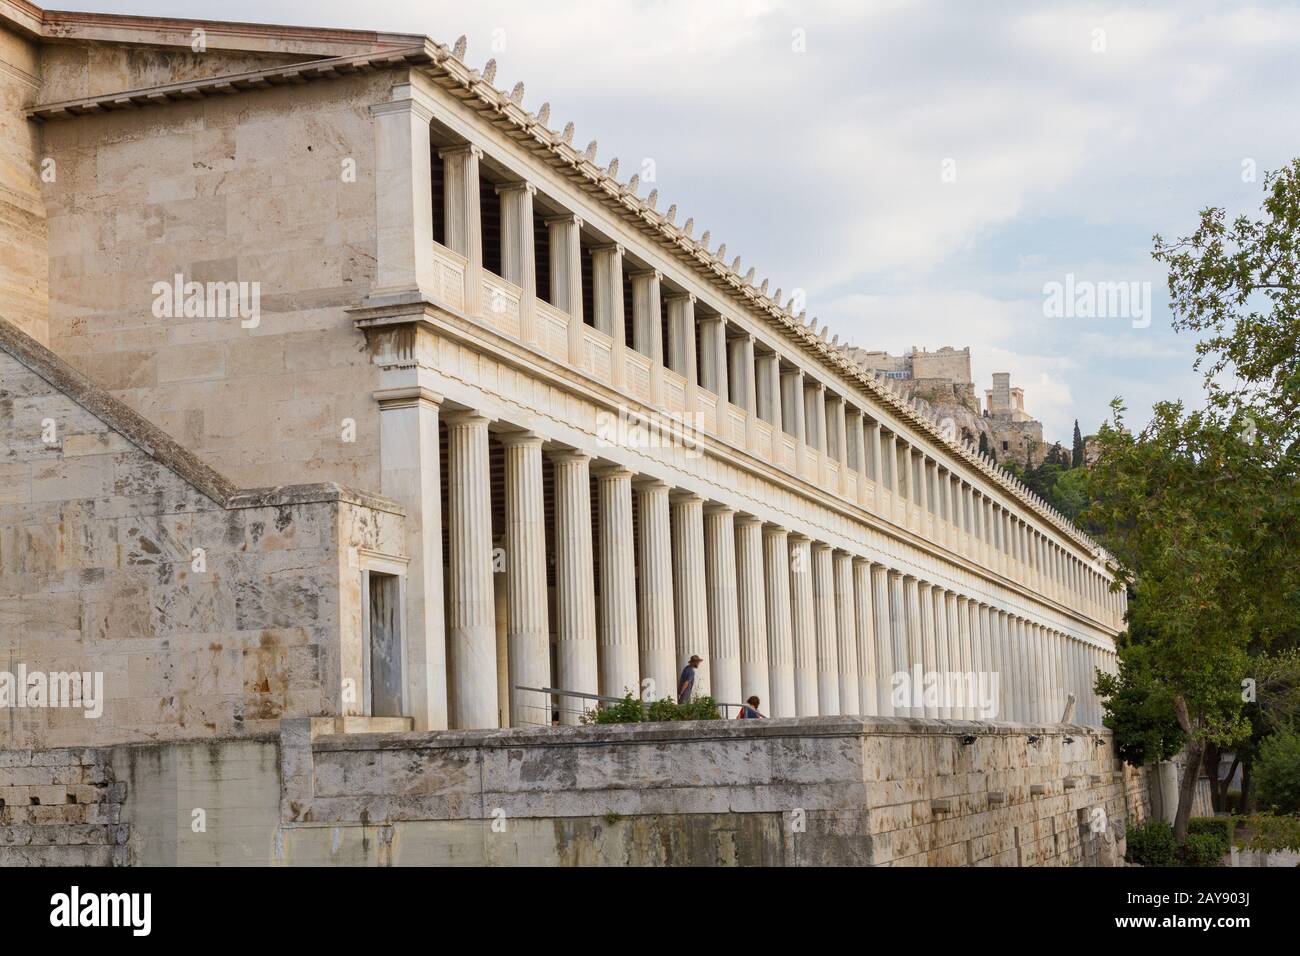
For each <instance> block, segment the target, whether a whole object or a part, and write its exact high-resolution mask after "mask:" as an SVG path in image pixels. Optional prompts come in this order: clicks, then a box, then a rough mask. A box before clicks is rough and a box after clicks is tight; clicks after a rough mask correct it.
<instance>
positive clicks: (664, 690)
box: [636, 479, 677, 700]
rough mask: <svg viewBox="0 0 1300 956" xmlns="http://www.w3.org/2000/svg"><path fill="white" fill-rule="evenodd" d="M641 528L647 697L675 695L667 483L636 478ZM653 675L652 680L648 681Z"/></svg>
mask: <svg viewBox="0 0 1300 956" xmlns="http://www.w3.org/2000/svg"><path fill="white" fill-rule="evenodd" d="M636 495H637V513H638V518H639V520H640V522H641V533H640V534H639V535H637V543H638V546H639V550H640V561H639V565H640V572H641V573H640V574H638V575H637V584H638V589H639V592H640V600H639V601H638V602H637V608H638V628H637V631H638V636H639V639H640V665H641V680H642V682H643V683H642V688H643V693H642V697H643V698H644V699H652V700H658V699H660V698H664V697H671V698H672V699H673V700H676V699H677V638H676V633H675V632H676V626H677V621H676V614H675V612H674V605H673V549H672V532H671V530H670V523H669V515H668V486H667V485H666V484H664V483H663V482H662V481H658V480H655V479H647V480H642V481H638V482H637V483H636ZM647 680H650V681H653V682H654V683H653V684H650V685H646V684H645V683H644V682H645V681H647Z"/></svg>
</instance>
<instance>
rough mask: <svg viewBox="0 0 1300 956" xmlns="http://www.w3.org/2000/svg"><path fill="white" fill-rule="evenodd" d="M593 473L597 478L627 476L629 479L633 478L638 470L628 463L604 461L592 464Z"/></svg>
mask: <svg viewBox="0 0 1300 956" xmlns="http://www.w3.org/2000/svg"><path fill="white" fill-rule="evenodd" d="M591 473H592V474H593V475H595V476H596V477H597V478H627V479H628V480H631V479H632V478H633V477H634V476H635V475H636V472H635V471H633V470H632V469H631V468H628V467H627V466H626V465H620V464H618V463H617V462H610V461H602V462H600V463H599V464H596V465H592V467H591Z"/></svg>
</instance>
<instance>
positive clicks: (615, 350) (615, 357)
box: [591, 242, 627, 696]
mask: <svg viewBox="0 0 1300 956" xmlns="http://www.w3.org/2000/svg"><path fill="white" fill-rule="evenodd" d="M591 309H592V312H593V313H594V314H593V315H592V324H593V325H594V326H595V327H596V328H597V329H598V330H599V331H601V332H604V333H605V334H606V335H608V336H609V337H610V338H611V339H613V340H614V341H613V347H612V350H611V356H612V362H613V375H612V379H613V382H612V383H611V384H613V385H614V386H615V387H616V388H622V387H623V386H624V385H625V384H626V381H627V370H626V364H627V363H626V361H625V357H624V353H625V352H626V351H627V349H626V343H627V339H626V337H625V332H624V323H625V322H626V320H627V317H626V316H625V315H624V309H623V247H622V246H621V245H619V244H618V243H616V242H611V243H606V244H604V245H599V246H592V248H591ZM620 696H621V695H620Z"/></svg>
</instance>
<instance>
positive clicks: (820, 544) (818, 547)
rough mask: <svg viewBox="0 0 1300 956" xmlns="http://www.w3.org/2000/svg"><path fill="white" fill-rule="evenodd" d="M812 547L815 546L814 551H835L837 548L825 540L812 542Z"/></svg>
mask: <svg viewBox="0 0 1300 956" xmlns="http://www.w3.org/2000/svg"><path fill="white" fill-rule="evenodd" d="M812 547H813V550H814V551H834V550H835V549H834V548H832V547H831V546H830V545H829V544H827V543H826V542H825V541H813V543H812Z"/></svg>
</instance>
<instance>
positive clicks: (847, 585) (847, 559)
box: [831, 551, 862, 715]
mask: <svg viewBox="0 0 1300 956" xmlns="http://www.w3.org/2000/svg"><path fill="white" fill-rule="evenodd" d="M831 572H832V574H833V575H834V577H835V580H834V589H835V651H836V669H837V670H838V671H839V701H840V713H841V714H859V715H860V714H861V713H862V709H861V700H862V695H861V692H860V690H859V681H858V617H857V613H858V605H857V597H856V595H854V593H853V555H851V554H849V553H848V552H846V551H836V552H834V554H833V555H832V558H831Z"/></svg>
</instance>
